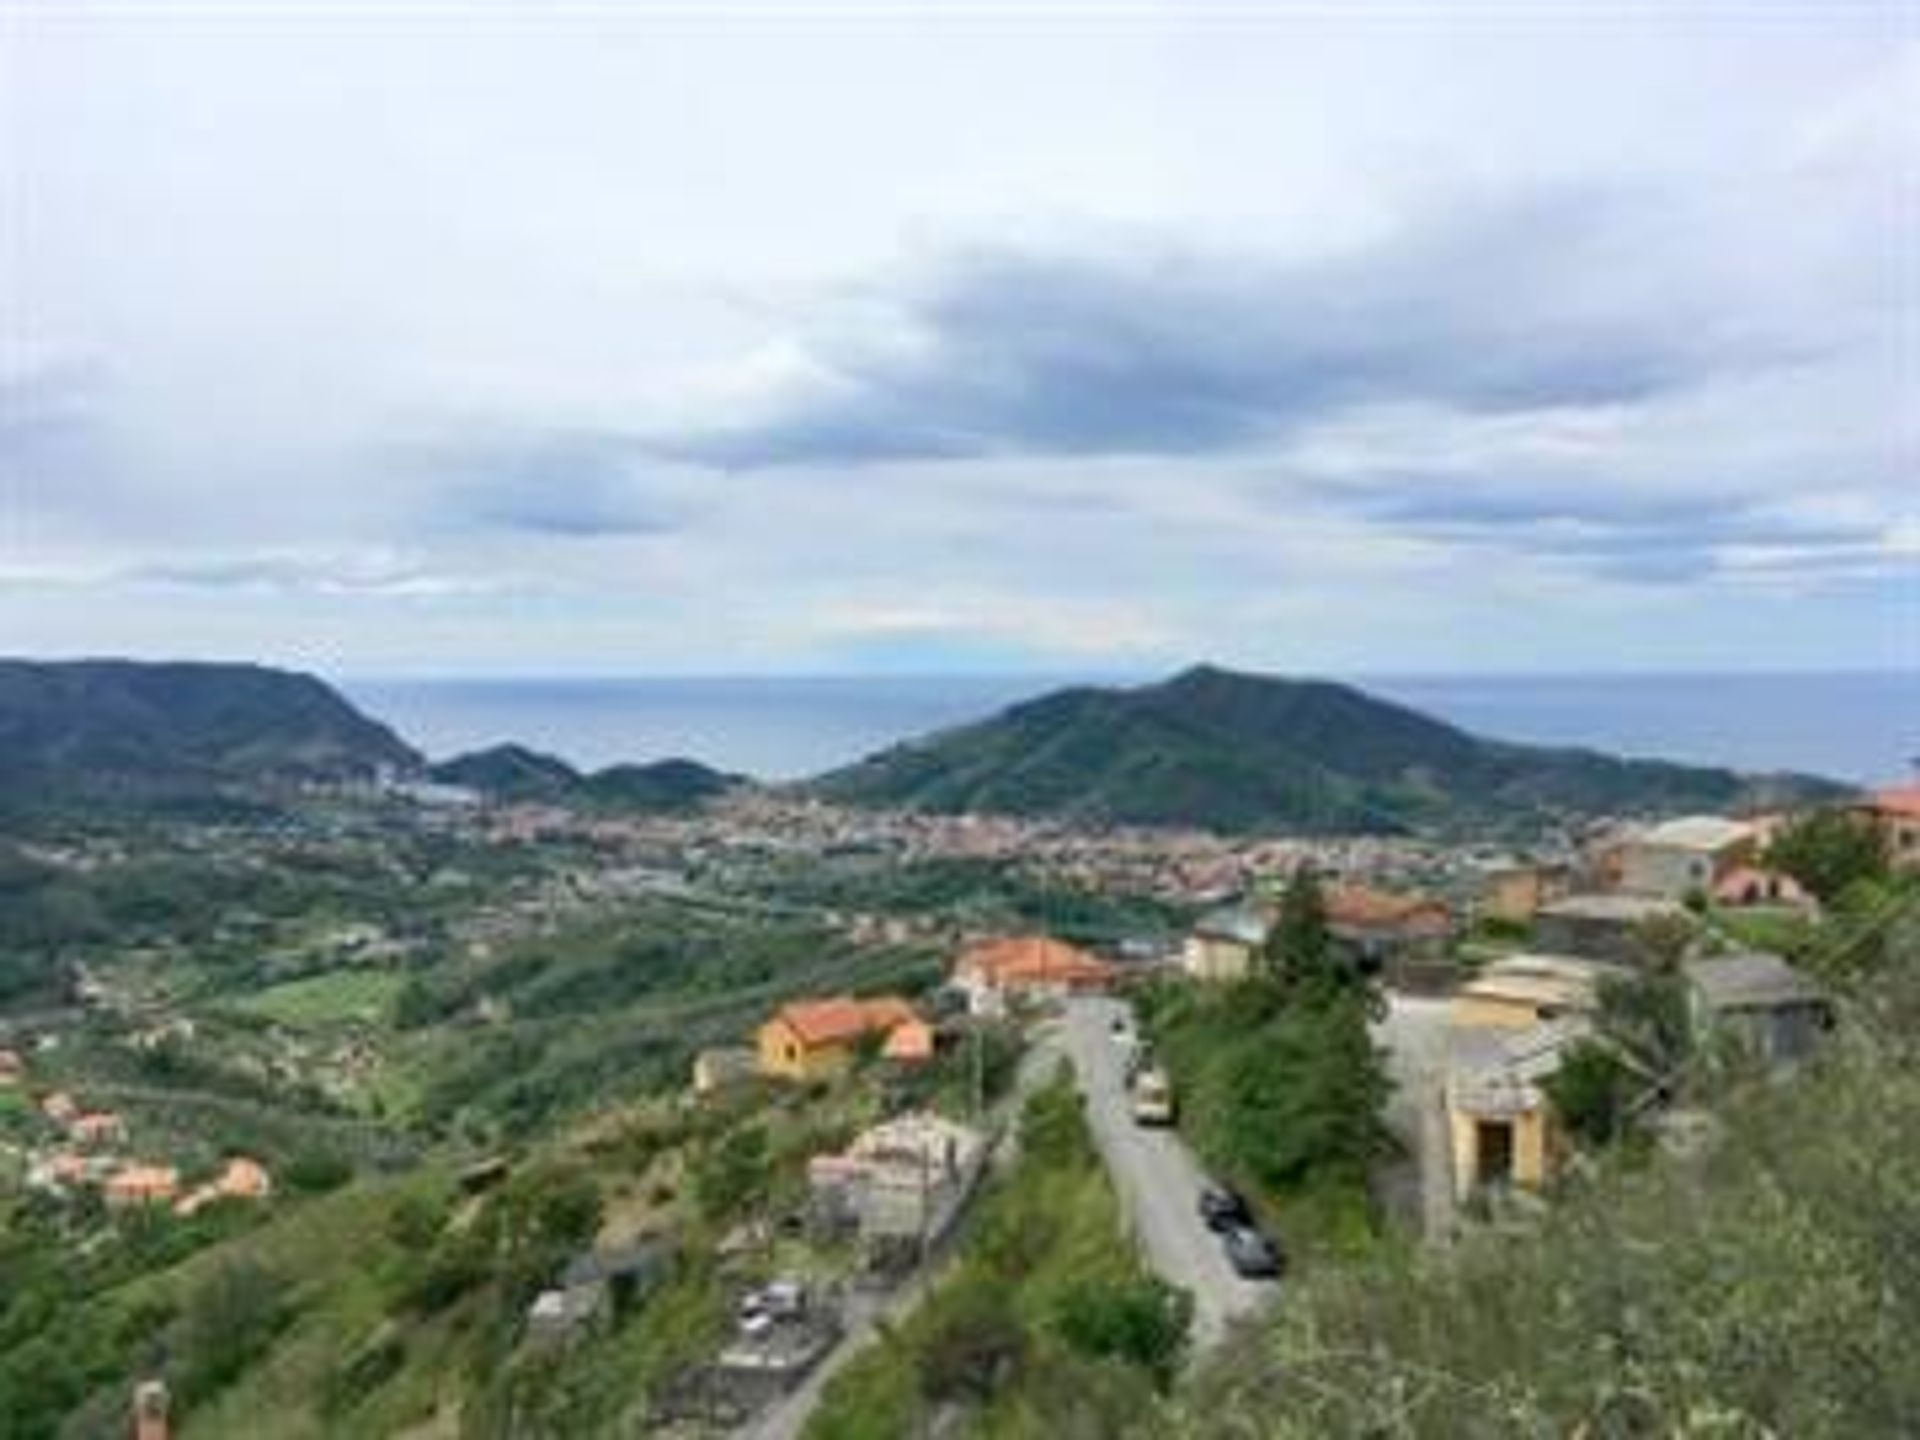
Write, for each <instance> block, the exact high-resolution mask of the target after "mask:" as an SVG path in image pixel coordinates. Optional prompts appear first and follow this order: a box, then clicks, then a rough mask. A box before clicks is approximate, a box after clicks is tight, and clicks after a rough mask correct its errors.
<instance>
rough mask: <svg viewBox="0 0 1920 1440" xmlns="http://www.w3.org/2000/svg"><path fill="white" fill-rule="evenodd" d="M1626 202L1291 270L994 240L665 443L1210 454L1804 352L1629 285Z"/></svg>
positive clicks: (1608, 396) (793, 455)
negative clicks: (1375, 416) (795, 380)
mask: <svg viewBox="0 0 1920 1440" xmlns="http://www.w3.org/2000/svg"><path fill="white" fill-rule="evenodd" d="M1630 213H1631V212H1630V211H1629V209H1628V207H1627V197H1623V196H1617V195H1604V194H1595V193H1581V192H1575V191H1570V190H1563V191H1557V192H1554V193H1551V194H1547V195H1535V196H1531V197H1528V198H1526V199H1525V200H1523V201H1521V202H1519V203H1512V204H1507V205H1503V206H1498V207H1490V208H1483V209H1479V210H1475V209H1473V208H1472V207H1467V208H1466V209H1465V213H1463V214H1455V215H1452V216H1450V217H1448V218H1445V219H1440V218H1437V217H1429V218H1428V219H1427V220H1426V221H1425V222H1424V223H1422V224H1420V225H1417V226H1415V227H1413V228H1409V229H1406V230H1402V231H1400V232H1397V233H1395V234H1394V235H1392V236H1390V237H1389V238H1387V239H1384V240H1382V241H1380V242H1379V243H1377V244H1376V245H1373V246H1371V247H1368V248H1365V249H1362V250H1360V251H1358V252H1355V253H1349V254H1341V255H1337V256H1334V257H1331V258H1324V259H1319V260H1315V261H1306V262H1297V263H1292V264H1274V263H1268V262H1263V261H1261V260H1258V259H1254V258H1247V257H1244V256H1236V255H1233V254H1230V253H1195V252H1183V251H1179V250H1174V249H1167V248H1159V247H1149V246H1145V245H1138V246H1135V247H1132V248H1130V249H1125V250H1121V251H1118V252H1109V253H1104V254H1079V255H1075V254H1070V253H1060V252H1053V253H1036V252H1031V251H1020V250H1014V249H976V250H972V251H968V252H964V253H961V254H959V255H956V256H952V257H949V258H947V259H946V260H944V261H943V262H941V263H940V264H938V265H936V266H935V267H933V269H932V272H931V274H930V275H927V276H924V277H917V278H915V279H914V280H912V281H911V282H910V283H909V284H908V285H906V286H905V287H903V288H902V289H901V290H900V291H899V292H898V293H896V294H893V295H890V296H886V297H884V301H883V304H882V306H881V309H882V312H883V313H884V314H885V315H886V316H887V317H888V321H889V325H888V327H887V331H886V332H883V333H874V331H873V329H872V328H871V327H870V328H869V329H868V330H867V331H865V332H856V333H855V335H853V336H852V337H846V336H842V337H840V338H838V339H837V340H831V341H823V342H817V343H815V344H814V345H812V346H811V347H810V348H809V355H810V358H811V359H812V360H813V361H814V362H815V364H816V365H817V366H818V368H819V369H820V370H821V371H823V372H825V374H826V375H827V376H829V377H830V383H828V384H826V385H822V386H818V387H816V390H817V391H818V392H824V393H816V394H814V395H811V396H806V397H801V398H797V399H790V398H787V397H782V396H779V395H777V394H776V395H774V396H771V397H769V402H768V409H767V413H766V414H764V415H762V416H759V417H755V418H752V419H749V420H747V421H746V422H745V423H739V424H734V425H728V426H721V427H716V428H713V429H708V430H704V431H695V432H692V433H688V434H683V435H678V436H674V437H672V438H670V439H669V440H667V441H666V442H664V443H663V444H662V446H661V448H662V450H663V451H664V452H665V453H668V454H672V455H674V456H676V457H678V458H683V459H689V460H695V461H700V462H704V463H708V464H713V465H719V466H726V467H731V468H755V467H762V466H779V465H795V464H821V463H848V464H851V463H863V462H871V461H876V460H889V459H911V460H918V459H951V458H960V457H972V456H984V455H1005V454H1022V453H1038V454H1055V455H1115V454H1135V455H1143V454H1144V455H1169V456H1178V455H1195V454H1208V453H1217V452H1222V451H1228V450H1233V449H1240V448H1246V447H1249V446H1253V445H1258V444H1271V443H1272V442H1274V441H1275V440H1276V439H1278V438H1280V437H1282V436H1284V435H1285V434H1286V433H1288V432H1289V431H1291V430H1293V429H1295V428H1297V427H1298V426H1300V425H1302V424H1304V423H1306V422H1309V421H1312V420H1315V419H1319V418H1322V417H1324V416H1326V415H1328V414H1330V413H1334V412H1337V411H1339V410H1342V409H1345V408H1348V407H1353V406H1359V405H1364V404H1369V403H1377V402H1383V401H1396V402H1428V403H1435V404H1440V405H1445V406H1449V407H1455V408H1458V409H1462V410H1466V411H1476V412H1495V413H1497V412H1508V411H1525V410H1532V409H1539V408H1543V407H1553V406H1568V405H1601V404H1615V403H1625V402H1633V401H1639V400H1644V399H1646V398H1648V397H1651V396H1655V395H1659V394H1661V393H1663V392H1666V391H1670V390H1673V389H1675V388H1678V387H1681V386H1685V385H1687V384H1690V383H1693V382H1696V381H1699V380H1702V379H1705V378H1707V377H1710V376H1712V375H1715V374H1717V373H1720V372H1722V371H1725V370H1727V369H1729V368H1732V367H1736V366H1739V367H1746V366H1754V365H1760V364H1765V363H1768V362H1770V361H1775V360H1778V359H1781V358H1784V355H1783V353H1782V352H1781V351H1780V350H1779V349H1777V348H1776V346H1775V345H1773V344H1770V343H1769V342H1767V341H1766V340H1765V338H1764V337H1758V336H1755V335H1753V334H1751V333H1742V327H1737V326H1734V325H1730V324H1728V323H1727V321H1726V319H1725V317H1724V316H1717V315H1714V314H1710V313H1709V314H1701V313H1697V312H1696V309H1695V307H1693V306H1691V305H1690V304H1689V303H1688V302H1687V300H1686V298H1685V296H1684V293H1667V294H1653V295H1648V294H1646V293H1644V291H1642V290H1640V288H1639V287H1637V286H1635V285H1631V284H1627V285H1623V284H1622V283H1621V277H1622V276H1623V275H1632V274H1633V273H1634V269H1633V267H1634V266H1635V264H1636V262H1640V263H1644V260H1645V258H1646V257H1645V256H1644V255H1636V253H1635V242H1636V237H1635V236H1634V235H1633V233H1632V228H1631V225H1630V224H1629V223H1628V221H1629V218H1630Z"/></svg>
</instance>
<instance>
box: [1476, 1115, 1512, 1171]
mask: <svg viewBox="0 0 1920 1440" xmlns="http://www.w3.org/2000/svg"><path fill="white" fill-rule="evenodd" d="M1476 1129H1477V1132H1478V1133H1477V1148H1478V1151H1479V1163H1478V1164H1477V1165H1476V1166H1475V1167H1474V1168H1475V1173H1476V1175H1477V1176H1478V1178H1479V1181H1480V1183H1481V1184H1482V1185H1506V1184H1510V1183H1511V1182H1512V1180H1513V1126H1512V1125H1510V1124H1509V1123H1507V1122H1506V1121H1504V1120H1482V1121H1480V1122H1479V1124H1478V1126H1477V1127H1476Z"/></svg>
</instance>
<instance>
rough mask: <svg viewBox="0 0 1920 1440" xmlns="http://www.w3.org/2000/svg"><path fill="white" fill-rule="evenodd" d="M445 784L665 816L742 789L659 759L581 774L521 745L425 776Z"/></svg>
mask: <svg viewBox="0 0 1920 1440" xmlns="http://www.w3.org/2000/svg"><path fill="white" fill-rule="evenodd" d="M429 773H430V774H431V775H432V777H433V778H434V779H435V780H438V781H440V782H442V783H443V784H447V785H461V786H464V787H466V788H467V789H469V790H474V791H478V792H479V793H480V794H482V795H485V796H488V797H489V798H492V799H495V800H539V801H548V802H551V803H554V804H571V805H587V806H596V807H600V808H603V809H609V810H642V811H652V812H657V813H670V812H677V811H683V810H691V809H694V808H697V807H698V806H699V805H701V804H702V803H703V802H705V801H707V800H711V799H713V798H714V797H715V796H717V795H720V794H723V793H725V792H726V791H728V790H730V789H732V788H733V787H734V786H736V785H741V784H745V783H746V782H745V780H744V779H743V778H742V777H740V776H738V775H728V774H725V773H723V772H721V771H719V770H714V769H711V768H710V767H708V766H705V765H702V764H700V763H699V762H698V761H697V760H680V759H673V760H658V761H655V762H653V763H651V764H646V765H609V766H608V767H607V768H606V769H604V770H595V771H592V772H583V771H580V770H576V769H574V767H573V766H571V765H569V764H568V763H567V762H566V761H565V760H562V759H561V758H560V757H559V756H557V755H547V754H543V753H542V752H540V751H538V750H529V749H528V748H527V747H526V746H524V745H514V744H506V745H495V746H492V747H491V748H489V749H486V750H475V751H472V752H470V753H468V754H465V755H457V756H455V757H453V758H452V759H450V760H444V761H442V762H441V763H439V764H438V765H435V766H434V767H433V769H432V770H431V771H430V772H429Z"/></svg>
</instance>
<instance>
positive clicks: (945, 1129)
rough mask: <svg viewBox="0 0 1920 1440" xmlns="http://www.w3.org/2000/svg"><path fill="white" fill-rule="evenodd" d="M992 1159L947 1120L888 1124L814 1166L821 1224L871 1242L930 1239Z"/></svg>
mask: <svg viewBox="0 0 1920 1440" xmlns="http://www.w3.org/2000/svg"><path fill="white" fill-rule="evenodd" d="M985 1153H986V1145H985V1140H984V1139H983V1137H982V1136H981V1134H980V1132H978V1131H977V1130H973V1129H971V1128H969V1127H968V1126H965V1125H961V1124H958V1123H957V1122H955V1121H952V1120H948V1119H945V1118H944V1117H942V1116H939V1115H934V1114H931V1113H928V1112H915V1113H912V1114H908V1115H902V1116H898V1117H896V1118H895V1119H892V1120H888V1121H884V1122H882V1123H881V1124H878V1125H875V1126H873V1127H872V1128H870V1129H868V1130H864V1131H862V1132H861V1133H860V1134H859V1135H858V1136H856V1137H855V1138H854V1141H853V1143H852V1144H851V1145H849V1146H848V1147H847V1148H846V1150H844V1151H842V1152H840V1153H838V1154H829V1155H816V1156H814V1158H813V1159H812V1160H811V1161H809V1162H808V1165H807V1181H808V1185H809V1187H810V1189H811V1191H812V1205H813V1211H814V1216H815V1219H816V1221H817V1222H821V1223H824V1224H825V1225H826V1226H827V1227H828V1228H833V1227H835V1226H836V1225H844V1226H848V1227H851V1228H855V1229H857V1230H858V1231H859V1233H860V1234H861V1235H862V1236H863V1237H864V1238H866V1239H868V1240H886V1239H915V1238H920V1237H929V1236H931V1234H933V1233H934V1232H935V1231H937V1230H938V1229H939V1227H940V1224H941V1223H942V1220H943V1217H946V1218H950V1217H951V1215H952V1214H953V1213H954V1212H955V1211H957V1208H958V1198H959V1196H960V1195H962V1194H963V1193H964V1192H965V1190H966V1189H967V1187H969V1186H970V1185H971V1184H972V1182H973V1180H974V1178H975V1176H976V1175H977V1174H978V1172H979V1168H980V1165H981V1162H982V1159H983V1158H984V1156H985Z"/></svg>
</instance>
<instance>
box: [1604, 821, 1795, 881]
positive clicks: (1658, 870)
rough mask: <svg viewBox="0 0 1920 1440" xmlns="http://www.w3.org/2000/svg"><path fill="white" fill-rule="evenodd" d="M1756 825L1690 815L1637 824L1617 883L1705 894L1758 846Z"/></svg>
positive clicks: (1625, 851)
mask: <svg viewBox="0 0 1920 1440" xmlns="http://www.w3.org/2000/svg"><path fill="white" fill-rule="evenodd" d="M1759 833H1760V832H1759V831H1758V829H1757V828H1756V827H1754V826H1753V825H1751V824H1749V823H1747V822H1746V821H1744V820H1729V819H1726V818H1725V817H1724V816H1720V815H1689V816H1687V817H1685V818H1684V819H1679V820H1668V821H1665V822H1663V823H1661V824H1659V825H1654V826H1651V827H1650V828H1648V829H1646V830H1642V831H1641V832H1639V834H1637V835H1635V836H1633V837H1632V838H1631V839H1629V840H1628V841H1627V842H1626V844H1625V845H1624V847H1623V848H1622V852H1621V856H1620V888H1621V889H1622V890H1624V891H1626V892H1627V893H1629V894H1633V895H1654V896H1659V897H1662V898H1664V899H1668V900H1684V899H1686V898H1687V897H1688V896H1689V895H1696V894H1697V895H1706V894H1710V893H1711V892H1712V890H1713V887H1714V885H1715V884H1717V883H1718V882H1719V880H1720V878H1721V877H1722V876H1723V875H1725V874H1726V873H1727V872H1728V871H1730V870H1732V869H1733V868H1734V867H1735V866H1737V865H1740V864H1743V863H1745V862H1747V861H1749V860H1751V859H1752V858H1753V857H1754V855H1755V854H1756V852H1757V851H1758V849H1759Z"/></svg>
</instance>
